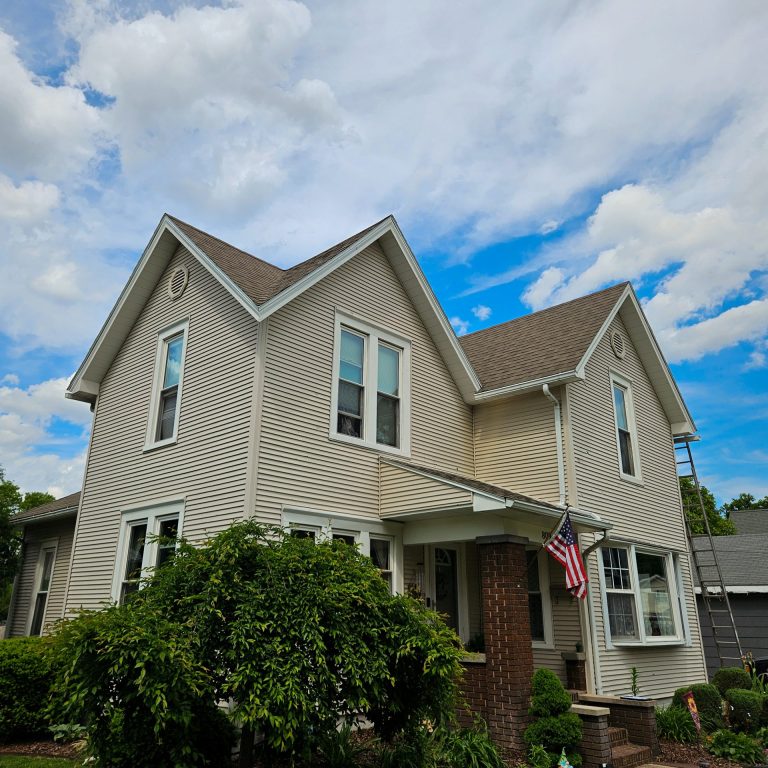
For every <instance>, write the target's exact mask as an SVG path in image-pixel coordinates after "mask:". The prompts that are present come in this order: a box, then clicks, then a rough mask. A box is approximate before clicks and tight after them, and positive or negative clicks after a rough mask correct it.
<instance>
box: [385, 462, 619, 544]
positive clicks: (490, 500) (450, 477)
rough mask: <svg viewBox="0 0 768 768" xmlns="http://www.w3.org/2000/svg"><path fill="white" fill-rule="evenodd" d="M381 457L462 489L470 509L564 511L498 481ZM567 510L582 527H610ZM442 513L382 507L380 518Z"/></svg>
mask: <svg viewBox="0 0 768 768" xmlns="http://www.w3.org/2000/svg"><path fill="white" fill-rule="evenodd" d="M381 461H382V463H384V464H388V465H389V466H392V467H397V468H398V469H401V470H404V471H406V472H410V473H411V474H413V475H416V476H420V477H426V478H429V479H430V480H433V481H435V482H437V483H442V484H444V485H446V486H450V487H452V488H455V489H458V490H462V491H466V492H467V494H468V495H467V500H468V502H469V504H468V506H471V508H472V510H473V511H475V512H492V511H494V512H497V513H498V512H499V511H502V510H509V511H511V510H513V509H516V510H519V511H521V512H526V513H529V514H534V515H537V516H542V517H546V518H551V519H553V520H557V519H559V518H560V517H561V516H562V514H563V512H564V511H565V509H564V507H561V506H558V505H557V504H551V503H550V502H548V501H541V500H539V499H534V498H533V497H531V496H526V495H524V494H522V493H518V492H517V491H513V490H510V489H509V488H503V487H501V486H500V485H493V484H491V483H484V482H482V481H481V480H476V479H475V478H473V477H469V476H467V475H461V474H458V473H457V472H446V471H445V470H442V469H435V468H434V467H425V466H422V465H420V464H412V463H411V462H407V461H402V460H400V459H392V458H388V457H387V458H382V459H381ZM470 495H471V496H470ZM465 511H466V510H465ZM569 511H570V514H571V521H572V522H573V524H574V525H576V526H577V527H579V528H581V529H582V530H591V531H606V530H608V529H610V528H612V527H613V525H612V524H611V523H609V522H608V521H607V520H603V519H602V518H601V517H599V516H598V515H596V514H594V513H592V512H585V511H580V510H578V509H574V508H570V510H569ZM457 512H459V510H458V509H454V510H453V514H455V513H457ZM445 515H446V508H445V507H439V508H435V509H430V508H428V507H427V508H423V509H419V510H415V509H407V510H398V511H391V512H386V511H383V510H382V518H384V519H388V520H401V521H406V520H424V519H428V518H430V517H443V516H445Z"/></svg>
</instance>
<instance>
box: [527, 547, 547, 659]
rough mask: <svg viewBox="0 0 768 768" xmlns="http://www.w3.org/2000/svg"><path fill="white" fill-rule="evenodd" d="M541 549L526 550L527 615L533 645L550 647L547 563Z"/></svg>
mask: <svg viewBox="0 0 768 768" xmlns="http://www.w3.org/2000/svg"><path fill="white" fill-rule="evenodd" d="M542 552H543V550H542V549H541V548H539V549H529V550H526V553H525V555H526V561H527V566H528V568H527V575H528V615H529V617H530V621H531V640H532V641H533V645H534V646H535V647H541V648H546V647H552V643H553V638H552V607H551V605H550V598H549V586H548V585H549V572H548V569H547V568H548V563H547V559H546V555H545V554H541V555H540V553H542Z"/></svg>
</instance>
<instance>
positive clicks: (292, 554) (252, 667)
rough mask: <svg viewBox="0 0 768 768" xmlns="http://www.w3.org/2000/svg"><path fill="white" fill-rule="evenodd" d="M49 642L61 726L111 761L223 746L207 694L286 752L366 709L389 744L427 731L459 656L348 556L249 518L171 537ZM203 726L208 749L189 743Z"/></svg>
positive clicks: (423, 614) (408, 604) (442, 629)
mask: <svg viewBox="0 0 768 768" xmlns="http://www.w3.org/2000/svg"><path fill="white" fill-rule="evenodd" d="M58 646H59V656H60V658H61V663H62V665H63V666H64V669H65V670H66V672H65V673H63V674H62V675H60V676H59V679H58V686H59V689H60V690H61V693H62V696H63V698H65V699H67V701H68V704H67V708H68V709H67V712H66V715H67V719H69V720H79V721H81V722H84V723H85V724H86V726H87V727H88V728H89V731H90V734H91V737H92V738H91V743H92V745H93V754H94V757H96V759H97V761H98V764H99V765H104V766H107V765H109V766H110V767H111V768H120V767H121V766H123V765H125V766H128V765H131V766H136V767H137V768H140V766H145V765H146V766H149V765H152V766H160V768H162V766H166V765H168V766H170V765H173V766H174V767H177V766H179V767H180V766H194V765H200V764H203V763H204V762H205V761H215V760H216V759H218V758H217V755H218V754H219V752H218V751H217V750H218V748H219V746H222V749H223V745H224V744H226V743H227V739H226V735H227V734H226V729H225V728H224V727H223V725H222V724H221V723H219V722H218V720H220V717H219V713H218V710H216V709H215V707H214V705H213V703H214V702H216V701H228V700H231V701H232V702H233V715H234V717H235V718H237V720H238V721H239V722H240V723H242V724H243V725H244V726H245V734H248V733H251V734H252V733H253V732H254V731H259V732H261V733H262V734H263V735H264V739H265V743H266V748H267V749H268V750H269V751H271V752H272V753H280V754H287V755H306V754H308V753H309V752H310V751H312V750H313V749H315V747H316V746H317V745H318V743H319V742H320V741H321V740H322V739H323V738H324V737H325V736H327V735H328V734H330V733H331V731H332V730H335V728H336V724H337V721H338V718H339V716H341V717H345V716H346V717H348V718H350V719H351V718H352V717H353V716H354V715H355V714H356V713H365V714H367V715H368V717H369V718H370V719H372V720H373V721H374V722H375V723H376V725H377V727H378V729H379V731H380V733H381V734H383V735H384V737H385V738H387V739H392V738H394V737H395V736H396V735H397V734H399V733H402V732H406V731H414V730H415V729H416V728H417V726H418V725H419V724H420V723H421V722H422V721H423V720H429V721H430V722H432V723H434V724H435V725H440V724H442V723H445V722H447V721H449V720H450V719H451V718H452V717H453V713H454V711H455V705H456V694H457V679H458V674H459V673H460V665H459V658H460V656H461V648H460V644H459V641H458V638H457V637H456V635H455V634H454V633H453V632H452V630H450V629H449V628H448V627H446V626H445V624H444V623H443V622H442V621H441V620H440V619H439V617H438V616H437V615H436V614H435V613H434V612H432V611H429V610H427V609H426V608H424V607H423V606H422V605H421V604H420V603H418V602H417V601H415V600H412V599H410V598H406V597H402V596H392V595H390V594H389V591H388V589H387V586H386V585H385V583H384V582H383V580H382V579H381V577H380V574H379V571H378V570H377V569H376V568H375V566H374V565H373V564H372V563H371V562H370V560H369V559H368V558H365V557H363V556H362V555H360V554H359V553H358V552H357V550H356V549H355V548H354V547H349V546H347V545H345V544H342V543H340V542H335V543H318V544H316V543H314V542H313V541H312V540H311V539H301V538H294V537H290V536H286V535H285V534H284V533H283V532H282V531H278V530H274V529H265V528H264V527H262V526H259V525H257V524H256V523H254V522H252V521H247V522H243V523H238V524H236V525H233V526H232V527H231V528H229V529H227V530H226V531H223V532H222V533H220V534H219V535H218V536H216V537H215V538H214V539H212V540H211V541H210V542H208V543H207V544H206V545H205V546H201V547H192V546H190V545H188V544H186V543H184V542H182V543H181V544H180V546H179V549H178V551H177V553H176V556H175V557H174V558H173V560H172V561H171V562H170V563H169V564H168V565H166V566H164V567H163V568H161V569H160V570H159V571H158V572H157V573H155V574H154V576H153V578H152V579H151V580H150V582H149V583H148V584H147V586H146V587H145V588H144V589H142V590H141V591H139V592H138V593H137V594H136V595H135V597H134V599H132V600H131V601H130V602H129V603H128V604H127V605H123V606H118V607H113V608H109V609H107V610H106V611H103V612H99V613H86V614H83V615H82V616H81V617H79V618H78V619H76V620H74V621H73V622H71V623H70V624H69V625H68V626H65V627H64V628H63V629H62V630H61V632H60V634H59V638H58ZM206 729H207V730H209V731H211V732H212V733H213V732H215V733H217V734H219V735H218V736H217V737H216V739H214V743H213V744H207V743H206V744H204V743H201V742H199V741H198V740H197V738H198V736H199V734H201V733H202V732H203V731H204V730H206ZM244 746H246V747H247V743H246V742H244ZM116 752H119V754H115V753H116ZM161 753H162V754H161ZM162 755H165V757H163V756H162Z"/></svg>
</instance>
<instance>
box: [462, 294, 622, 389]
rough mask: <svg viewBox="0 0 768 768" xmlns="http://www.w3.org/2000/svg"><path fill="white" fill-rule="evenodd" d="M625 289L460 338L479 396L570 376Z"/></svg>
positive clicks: (586, 298) (582, 298)
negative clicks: (479, 386)
mask: <svg viewBox="0 0 768 768" xmlns="http://www.w3.org/2000/svg"><path fill="white" fill-rule="evenodd" d="M627 285H629V283H619V284H618V285H614V286H612V287H611V288H606V289H605V290H603V291H598V292H597V293H592V294H590V295H589V296H582V297H581V298H579V299H574V300H573V301H567V302H566V303H565V304H558V305H557V306H555V307H550V308H549V309H543V310H541V311H540V312H534V313H533V314H530V315H525V316H524V317H519V318H517V319H515V320H510V321H508V322H506V323H501V324H499V325H494V326H492V327H491V328H485V329H484V330H482V331H477V332H475V333H470V334H468V335H467V336H460V337H459V343H460V344H461V346H462V348H463V349H464V352H465V353H466V355H467V357H468V358H469V362H470V363H471V364H472V367H473V368H474V369H475V372H476V373H477V375H478V376H479V377H480V381H481V383H482V388H483V390H489V389H498V388H499V387H506V386H510V385H512V384H520V383H523V382H526V381H535V380H538V379H542V378H545V377H548V376H554V375H556V374H559V373H568V372H570V371H573V370H575V369H576V366H577V365H578V364H579V362H580V361H581V359H582V357H583V356H584V353H585V352H586V351H587V349H588V348H589V345H590V344H591V343H592V341H593V340H594V338H595V336H596V335H597V333H598V331H599V330H600V328H601V327H602V325H603V323H604V322H605V320H606V318H607V317H608V315H609V314H610V312H611V310H612V309H613V308H614V306H615V305H616V302H617V301H618V299H619V296H621V294H622V293H623V292H624V289H625V288H626V287H627Z"/></svg>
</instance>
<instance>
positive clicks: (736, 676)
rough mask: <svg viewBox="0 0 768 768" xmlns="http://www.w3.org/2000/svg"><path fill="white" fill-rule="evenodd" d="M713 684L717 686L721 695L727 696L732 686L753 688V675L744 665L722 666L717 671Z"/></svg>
mask: <svg viewBox="0 0 768 768" xmlns="http://www.w3.org/2000/svg"><path fill="white" fill-rule="evenodd" d="M712 684H713V685H715V686H717V690H718V691H720V695H721V696H725V694H726V692H727V691H730V690H731V689H732V688H743V689H744V690H745V691H749V690H751V689H752V677H751V675H750V674H749V672H747V671H746V670H745V669H743V668H742V667H722V668H721V669H718V670H717V672H715V674H714V676H713V678H712Z"/></svg>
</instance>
